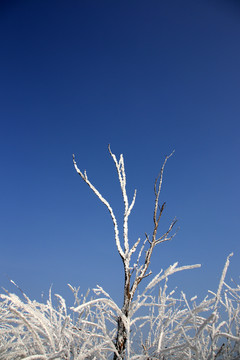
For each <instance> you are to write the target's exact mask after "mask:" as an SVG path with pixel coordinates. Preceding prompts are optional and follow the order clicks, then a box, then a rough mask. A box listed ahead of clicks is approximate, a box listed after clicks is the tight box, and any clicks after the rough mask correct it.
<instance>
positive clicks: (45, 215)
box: [0, 0, 240, 302]
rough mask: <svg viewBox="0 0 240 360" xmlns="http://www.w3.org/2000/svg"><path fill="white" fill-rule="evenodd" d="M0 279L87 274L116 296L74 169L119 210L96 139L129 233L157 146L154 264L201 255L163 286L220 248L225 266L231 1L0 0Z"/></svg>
mask: <svg viewBox="0 0 240 360" xmlns="http://www.w3.org/2000/svg"><path fill="white" fill-rule="evenodd" d="M0 38H1V40H0V44H1V47H0V49H1V51H0V103H1V104H0V118H1V123H0V124H1V125H0V126H1V127H0V136H1V141H0V157H1V177H0V192H1V195H0V198H1V201H0V219H1V220H0V221H1V226H0V239H1V240H0V241H1V251H0V284H1V285H2V286H4V287H6V288H11V286H10V284H9V283H8V280H7V276H9V277H10V278H11V279H13V280H14V281H16V282H17V283H18V284H19V285H20V286H21V287H22V289H23V290H24V291H25V292H27V294H28V295H29V296H30V297H32V298H39V297H40V295H41V292H42V291H43V292H44V293H46V292H47V291H48V289H49V287H50V285H51V284H53V291H54V292H57V293H61V294H62V295H64V296H66V297H68V294H70V291H69V290H68V288H67V285H66V284H67V283H71V284H72V285H74V286H77V285H80V286H81V289H82V291H86V289H87V288H88V287H90V288H91V287H94V286H95V285H96V284H100V285H102V286H103V287H104V289H106V291H109V292H110V293H111V295H112V296H113V298H114V299H116V300H117V301H119V302H120V301H121V290H122V264H121V261H120V258H119V257H118V254H117V252H116V248H115V244H114V234H113V229H112V224H111V218H110V216H109V214H108V212H107V210H106V208H105V207H104V205H102V204H101V203H100V202H99V200H98V199H97V198H96V197H95V196H94V195H93V194H92V193H91V192H90V190H89V188H88V187H87V186H86V185H85V184H84V183H83V182H82V181H81V179H80V177H79V176H78V175H77V174H76V172H75V170H74V168H73V165H72V153H75V155H76V159H77V162H78V165H79V167H80V168H81V169H83V170H84V169H87V171H88V176H89V178H90V179H91V180H92V182H93V183H94V184H95V185H96V186H97V188H98V189H99V190H100V191H101V192H102V194H103V195H104V196H105V197H106V198H107V199H108V200H109V202H110V203H111V204H112V206H113V208H114V210H115V212H116V214H117V215H118V216H121V211H122V202H121V194H120V191H119V187H118V182H117V175H116V171H115V168H114V164H113V162H112V159H111V158H110V156H109V154H108V151H107V145H108V143H110V144H111V148H112V151H113V152H114V153H115V154H116V155H117V156H119V154H120V153H123V154H124V156H125V164H126V170H127V180H128V190H129V196H132V194H133V191H134V188H137V190H138V194H137V200H136V205H135V209H134V212H133V214H132V217H131V218H130V236H131V239H130V240H131V241H132V242H133V241H135V240H136V238H137V237H138V236H140V237H141V238H142V239H143V238H144V233H145V232H147V233H148V234H150V233H151V231H152V211H153V201H154V194H153V184H154V179H155V177H156V175H157V174H158V171H159V169H160V167H161V164H162V162H163V159H164V156H165V155H166V154H169V153H170V152H171V151H172V150H173V149H175V151H176V152H175V155H174V156H173V157H172V158H171V159H170V160H169V162H168V163H167V167H166V172H165V177H164V185H163V192H162V198H161V201H166V202H167V208H166V211H165V215H164V218H163V222H162V229H163V230H164V229H166V226H167V224H168V222H169V221H170V220H171V219H172V218H173V217H175V216H176V217H177V218H178V220H179V221H178V226H179V227H180V230H179V232H178V235H177V237H175V238H174V240H172V242H171V243H165V244H163V245H162V246H159V248H158V249H156V253H155V255H154V257H153V260H152V266H151V268H152V270H153V272H154V273H156V272H157V271H158V270H160V269H161V268H162V267H163V268H165V267H167V266H168V265H170V264H172V263H173V262H175V261H179V263H180V264H182V265H184V264H194V263H201V264H202V268H201V269H197V270H193V271H192V272H185V273H181V274H177V275H176V276H174V277H173V278H172V280H171V283H170V284H171V286H173V287H174V286H176V285H177V286H178V287H179V289H183V290H184V291H186V292H187V294H189V296H192V295H194V294H195V293H197V294H200V293H205V292H206V291H207V290H208V289H212V290H215V289H216V286H217V281H218V279H219V276H220V273H221V270H222V267H223V265H224V262H225V259H226V257H227V255H228V254H229V253H230V252H232V251H233V252H234V257H233V258H232V260H231V266H230V270H229V276H232V277H233V278H234V279H235V280H236V281H237V280H238V276H239V261H240V238H239V203H240V196H239V195H240V192H239V183H240V169H239V155H240V140H239V138H240V101H239V100H240V42H239V39H240V5H239V3H238V2H237V1H231V0H228V1H221V0H219V1H214V0H212V1H210V0H209V1H207V0H199V1H198V0H196V1H192V0H181V1H180V0H179V1H177V0H169V1H162V0H156V1H142V0H137V1H135V0H133V1H126V0H121V1H110V0H109V1H105V0H102V1H98V0H85V1H82V0H78V1H76V0H68V1H62V0H51V1H49V0H34V1H30V0H29V1H26V0H23V1H11V0H10V1H2V2H1V5H0Z"/></svg>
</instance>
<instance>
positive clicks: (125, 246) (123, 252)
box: [73, 146, 199, 360]
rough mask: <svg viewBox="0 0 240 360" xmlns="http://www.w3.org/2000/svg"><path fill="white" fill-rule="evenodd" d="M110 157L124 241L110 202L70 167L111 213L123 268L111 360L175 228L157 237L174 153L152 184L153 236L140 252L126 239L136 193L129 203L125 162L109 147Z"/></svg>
mask: <svg viewBox="0 0 240 360" xmlns="http://www.w3.org/2000/svg"><path fill="white" fill-rule="evenodd" d="M108 150H109V153H110V155H111V157H112V159H113V161H114V163H115V166H116V169H117V173H118V179H119V183H120V187H121V191H122V197H123V202H124V207H125V210H124V218H123V239H122V241H121V240H120V236H119V230H118V223H117V219H116V217H115V215H114V212H113V209H112V207H111V205H110V204H109V202H108V201H107V200H106V199H105V198H104V197H103V196H102V195H101V194H100V192H99V191H98V190H97V189H96V188H95V186H94V185H93V184H92V183H91V181H90V180H89V179H88V176H87V173H86V171H84V172H82V171H81V170H80V169H79V168H78V166H77V163H76V161H75V156H74V155H73V164H74V167H75V169H76V171H77V173H78V174H79V175H80V176H81V178H82V179H83V181H84V182H85V183H86V184H87V185H88V186H89V187H90V189H91V190H92V191H93V192H94V193H95V194H96V195H97V197H98V198H99V199H100V200H101V202H102V203H103V204H104V205H105V206H106V207H107V209H108V211H109V212H110V215H111V218H112V221H113V226H114V233H115V242H116V246H117V251H118V253H119V255H120V257H121V259H122V263H123V267H124V292H123V306H122V309H121V314H120V315H119V316H118V321H117V336H116V340H115V347H116V351H115V353H114V357H113V359H114V360H117V359H123V358H124V357H125V352H126V347H127V341H128V338H129V332H130V321H129V310H130V307H131V303H132V300H133V297H134V294H135V292H136V290H137V289H138V286H139V284H140V283H141V281H142V280H143V279H144V278H146V277H147V276H149V275H150V274H151V271H149V265H150V261H151V257H152V254H153V250H154V248H155V247H156V246H157V245H158V244H161V243H163V242H165V241H169V240H171V239H172V238H173V237H174V236H175V233H172V230H173V228H174V225H175V224H176V219H173V220H172V222H171V223H170V225H169V227H168V229H167V231H166V232H164V234H162V235H160V236H158V227H159V223H160V219H161V216H162V214H163V211H164V208H165V203H163V204H162V205H160V204H159V197H160V192H161V188H162V181H163V172H164V168H165V165H166V163H167V160H168V159H169V158H170V157H171V156H172V155H173V152H172V153H171V154H170V155H168V156H166V157H165V160H164V162H163V165H162V168H161V171H160V173H159V175H158V177H157V178H156V180H155V184H154V193H155V202H154V211H153V222H154V226H153V232H152V236H151V237H150V236H149V235H148V234H147V233H146V234H145V239H144V241H143V242H142V245H141V246H140V248H139V244H140V238H139V239H138V240H137V241H136V242H135V243H134V244H133V245H132V246H130V244H129V238H128V219H129V215H130V213H131V211H132V209H133V206H134V204H135V200H136V194H137V192H136V190H135V192H134V195H133V198H132V201H131V202H130V203H129V200H128V196H127V192H126V173H125V167H124V158H123V155H122V154H121V155H120V159H119V161H118V160H117V158H116V156H115V155H114V154H113V153H112V151H111V149H110V146H109V147H108ZM137 249H138V254H137V261H136V262H135V263H134V264H132V261H131V260H132V256H133V254H134V253H135V252H136V250H137ZM198 266H199V265H192V266H185V267H178V268H175V269H174V271H172V272H176V271H180V270H184V269H191V268H194V267H198Z"/></svg>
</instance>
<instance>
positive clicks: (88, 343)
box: [0, 147, 240, 360]
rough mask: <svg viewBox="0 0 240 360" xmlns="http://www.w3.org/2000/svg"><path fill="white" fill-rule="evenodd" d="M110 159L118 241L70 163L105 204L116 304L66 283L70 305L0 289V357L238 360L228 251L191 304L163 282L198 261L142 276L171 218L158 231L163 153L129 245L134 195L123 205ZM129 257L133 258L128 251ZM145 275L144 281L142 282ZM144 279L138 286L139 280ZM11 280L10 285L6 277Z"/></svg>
mask: <svg viewBox="0 0 240 360" xmlns="http://www.w3.org/2000/svg"><path fill="white" fill-rule="evenodd" d="M109 153H110V155H111V157H112V159H113V161H114V163H115V166H116V169H117V173H118V179H119V183H120V187H121V191H122V197H123V202H124V207H125V210H124V216H123V219H124V220H123V231H122V233H123V238H122V239H121V238H120V235H119V229H118V222H117V219H116V217H115V214H114V211H113V209H112V207H111V206H110V204H109V203H108V201H107V200H106V199H105V198H104V197H103V196H102V195H101V194H100V193H99V191H98V190H97V189H96V188H95V187H94V186H93V185H92V183H91V182H90V180H89V179H88V177H87V173H86V171H85V172H81V170H80V169H79V168H78V166H77V163H76V161H75V157H73V163H74V167H75V169H76V171H77V173H78V174H79V175H80V176H81V178H82V180H83V181H84V182H85V183H86V184H87V185H88V186H89V187H90V189H91V190H92V191H93V192H94V193H95V195H96V196H97V197H98V198H99V200H100V201H101V202H102V203H103V204H104V205H105V206H106V207H107V209H108V211H109V213H110V215H111V218H112V221H113V227H114V233H115V244H116V248H117V251H118V253H119V256H120V258H121V261H122V264H123V268H124V289H123V306H122V307H121V308H120V307H119V306H118V305H117V304H116V303H115V302H114V301H113V299H112V298H111V296H110V295H109V294H108V293H106V292H105V291H104V290H103V289H102V288H101V287H100V286H98V287H97V288H95V289H92V292H91V293H87V294H86V295H85V296H82V295H81V296H79V295H78V293H79V288H75V287H73V286H71V285H69V288H70V289H71V291H72V293H73V295H74V299H75V300H74V304H73V306H72V307H70V308H68V307H67V306H66V302H65V300H64V298H63V297H61V296H60V295H57V294H56V295H54V297H52V294H51V290H50V292H49V298H48V300H47V302H46V303H40V302H37V301H32V300H30V299H29V298H28V297H27V295H26V294H24V293H23V292H22V291H21V290H20V289H19V288H18V286H17V288H18V291H19V296H18V295H16V294H15V293H14V294H13V293H9V292H8V291H7V290H5V292H3V293H2V294H0V360H20V359H25V360H53V359H57V360H84V359H89V360H90V359H91V360H93V359H95V360H107V359H113V360H123V359H125V360H157V359H159V360H187V359H189V360H215V359H218V360H223V359H226V360H227V359H228V360H237V359H240V329H239V326H240V295H239V292H240V286H239V285H236V284H235V285H231V286H230V285H229V284H227V283H226V282H225V277H226V273H227V269H228V266H229V259H230V257H231V256H232V254H230V255H229V256H228V258H227V260H226V263H225V266H224V268H223V272H222V276H221V279H220V282H219V286H218V290H217V292H216V293H214V292H212V291H209V293H208V294H207V296H206V297H205V298H204V299H203V300H201V301H199V300H198V298H197V297H194V298H192V299H190V300H188V299H187V297H186V295H185V294H184V293H183V292H182V293H179V294H178V293H176V292H175V291H174V290H172V291H171V290H168V279H169V277H170V276H171V275H173V274H174V273H176V272H178V271H183V270H191V269H194V268H196V267H199V266H200V265H198V264H196V265H187V266H178V263H175V264H173V265H171V266H169V267H168V268H167V269H166V270H161V271H160V272H159V273H158V274H157V275H155V276H153V277H152V278H151V280H149V278H148V277H149V276H150V275H151V274H152V273H151V271H150V270H149V266H150V261H151V256H152V253H153V251H155V248H156V247H157V246H158V245H159V244H161V243H162V242H165V241H169V240H171V239H172V238H173V237H174V236H175V233H173V234H172V230H173V228H174V225H175V223H176V219H174V220H173V221H172V222H171V223H170V225H169V227H168V229H167V231H165V232H164V233H163V234H162V235H160V236H159V235H158V227H159V222H160V219H161V216H162V213H163V211H164V208H165V203H163V204H162V205H161V206H160V205H159V196H160V192H161V186H162V180H163V172H164V168H165V165H166V162H167V160H168V159H169V158H170V157H171V155H172V154H171V155H170V156H167V157H166V158H165V161H164V163H163V166H162V168H161V171H160V174H159V176H158V177H157V179H156V181H155V185H154V193H155V202H154V211H153V223H154V225H153V231H152V235H151V236H149V235H148V234H147V233H146V234H145V239H144V240H143V241H141V240H140V238H139V239H137V241H135V243H134V244H132V245H130V244H129V239H128V219H129V215H130V213H131V211H132V209H133V206H134V204H135V200H136V191H135V192H134V195H133V199H132V201H131V203H130V204H129V201H128V196H127V192H126V174H125V168H124V159H123V156H122V155H121V156H120V159H119V161H117V158H116V156H115V155H114V154H113V153H112V152H111V149H110V147H109ZM133 254H135V261H133V260H132V256H133ZM146 278H148V281H147V280H146ZM143 279H144V281H145V282H146V283H145V284H146V286H144V288H143V290H142V291H141V292H140V291H139V284H140V283H141V282H142V280H143ZM12 283H13V284H14V282H13V281H12Z"/></svg>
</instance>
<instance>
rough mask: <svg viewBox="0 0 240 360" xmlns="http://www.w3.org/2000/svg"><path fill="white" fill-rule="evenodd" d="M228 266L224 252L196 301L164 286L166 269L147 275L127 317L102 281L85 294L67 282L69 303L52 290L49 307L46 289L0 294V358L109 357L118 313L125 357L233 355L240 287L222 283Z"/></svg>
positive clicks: (238, 351)
mask: <svg viewBox="0 0 240 360" xmlns="http://www.w3.org/2000/svg"><path fill="white" fill-rule="evenodd" d="M228 265H229V258H228V259H227V262H226V264H225V267H224V270H223V274H222V277H221V280H220V283H219V287H218V291H217V293H216V294H215V293H213V292H209V294H208V296H206V298H205V299H204V300H202V301H200V302H198V301H197V299H196V298H192V299H190V300H187V298H186V296H185V294H184V293H181V294H180V296H179V297H178V296H176V295H175V292H174V291H171V292H169V291H168V286H167V283H168V276H167V277H165V278H164V279H162V281H161V282H162V284H161V283H160V285H159V283H155V284H154V282H150V283H149V284H148V286H146V288H145V290H144V291H143V292H142V293H141V294H136V298H135V300H133V301H132V303H131V307H130V311H129V316H128V318H126V317H125V316H124V314H121V310H120V309H119V307H118V306H117V304H115V303H114V301H113V300H112V299H111V297H110V296H109V295H108V294H107V293H106V292H105V291H104V290H103V289H102V288H101V287H97V288H96V289H93V292H92V297H90V294H87V295H86V296H84V297H83V296H78V289H76V288H74V287H72V286H71V285H69V287H70V288H71V290H72V291H73V294H74V296H75V304H74V306H73V307H71V308H69V309H67V307H66V304H65V300H64V299H63V298H62V297H61V296H60V295H55V297H56V298H57V301H58V304H57V305H56V306H54V305H53V302H52V295H51V291H50V292H49V299H48V301H47V302H46V303H39V302H36V301H31V300H30V299H29V298H28V297H27V296H26V295H25V294H21V293H20V296H17V295H16V294H10V293H7V292H6V294H1V303H0V305H1V307H0V319H1V328H0V359H1V360H20V359H27V360H34V359H36V360H50V359H58V360H60V359H61V360H73V359H74V360H83V359H96V360H97V359H99V360H100V359H102V360H107V359H112V358H113V355H114V352H116V346H115V343H116V342H115V340H116V335H117V321H118V318H119V316H123V319H124V320H123V321H125V322H126V327H127V329H128V333H127V344H126V351H125V355H124V356H125V359H129V360H130V359H131V360H137V359H138V360H154V359H161V360H173V359H174V360H184V359H189V360H190V359H191V360H210V359H212V360H213V359H219V360H220V359H228V360H234V359H235V360H237V359H239V358H240V331H239V330H240V329H239V326H240V296H239V292H240V286H238V285H235V286H229V285H228V284H226V283H225V281H224V280H225V275H226V271H227V267H228ZM175 266H176V264H175ZM172 269H174V266H173V267H172ZM171 271H172V270H171V269H170V270H169V275H171ZM165 273H166V272H165ZM80 299H81V300H80Z"/></svg>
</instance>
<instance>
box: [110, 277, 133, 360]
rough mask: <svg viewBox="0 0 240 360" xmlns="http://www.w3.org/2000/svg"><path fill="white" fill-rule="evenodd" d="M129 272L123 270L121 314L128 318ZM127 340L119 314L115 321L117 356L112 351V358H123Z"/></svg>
mask: <svg viewBox="0 0 240 360" xmlns="http://www.w3.org/2000/svg"><path fill="white" fill-rule="evenodd" d="M130 278H131V276H130V272H129V271H125V285H124V301H123V307H122V309H121V310H122V314H123V315H125V317H126V318H128V314H129V309H130V304H131V295H130ZM127 340H128V330H127V328H126V325H125V323H124V321H123V319H122V317H121V316H119V317H118V321H117V336H116V342H115V346H116V349H117V351H118V354H119V356H117V354H115V353H114V356H113V360H122V359H124V358H125V352H126V343H127Z"/></svg>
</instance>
